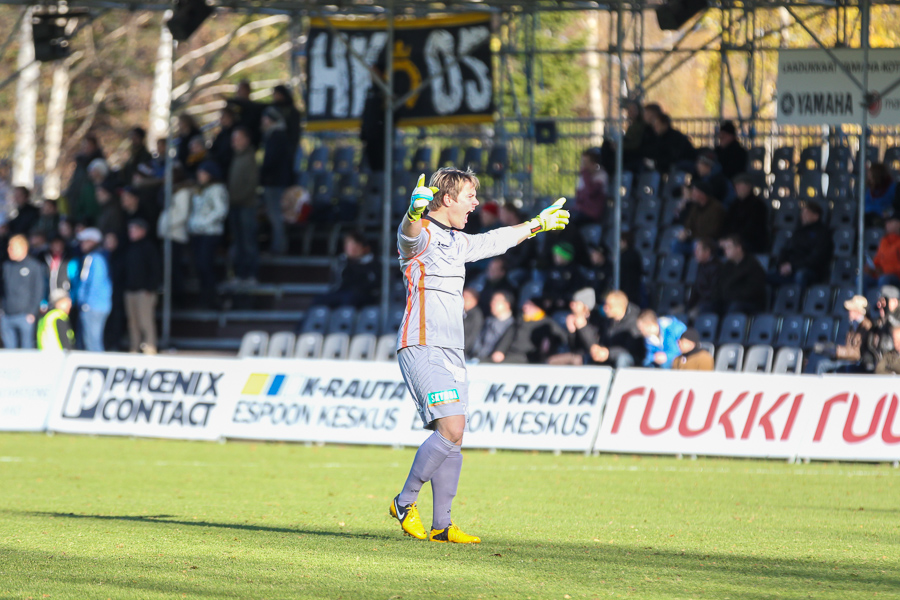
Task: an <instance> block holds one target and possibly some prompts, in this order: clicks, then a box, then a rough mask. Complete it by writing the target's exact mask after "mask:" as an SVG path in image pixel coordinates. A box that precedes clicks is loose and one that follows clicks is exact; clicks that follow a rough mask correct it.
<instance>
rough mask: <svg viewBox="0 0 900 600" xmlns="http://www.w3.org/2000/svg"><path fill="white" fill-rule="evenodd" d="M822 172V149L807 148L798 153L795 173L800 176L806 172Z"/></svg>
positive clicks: (815, 147)
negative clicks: (798, 158) (798, 157)
mask: <svg viewBox="0 0 900 600" xmlns="http://www.w3.org/2000/svg"><path fill="white" fill-rule="evenodd" d="M821 170H822V147H821V146H807V147H806V148H804V149H803V150H801V151H800V162H798V163H797V172H798V173H800V174H803V173H806V172H807V171H821Z"/></svg>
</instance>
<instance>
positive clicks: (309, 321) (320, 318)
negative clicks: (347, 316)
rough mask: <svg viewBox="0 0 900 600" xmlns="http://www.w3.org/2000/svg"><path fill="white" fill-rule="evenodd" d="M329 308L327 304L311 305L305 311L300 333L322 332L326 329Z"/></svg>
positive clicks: (329, 312)
mask: <svg viewBox="0 0 900 600" xmlns="http://www.w3.org/2000/svg"><path fill="white" fill-rule="evenodd" d="M330 316H331V309H330V308H328V307H327V306H311V307H309V309H307V311H306V318H305V319H304V320H303V329H302V330H301V333H314V332H315V333H322V334H324V333H325V331H326V330H327V329H328V319H329V317H330Z"/></svg>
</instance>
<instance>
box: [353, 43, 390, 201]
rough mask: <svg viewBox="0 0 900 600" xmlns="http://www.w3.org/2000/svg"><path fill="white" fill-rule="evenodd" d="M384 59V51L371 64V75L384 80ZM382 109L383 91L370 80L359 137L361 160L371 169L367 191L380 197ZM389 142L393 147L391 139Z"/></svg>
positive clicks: (383, 161)
mask: <svg viewBox="0 0 900 600" xmlns="http://www.w3.org/2000/svg"><path fill="white" fill-rule="evenodd" d="M385 61H386V55H385V53H384V52H381V53H380V54H379V55H378V59H377V60H376V61H375V64H373V65H372V76H374V77H378V78H380V79H381V80H384V74H385V69H386V64H385ZM384 109H385V101H384V91H383V90H382V89H381V87H380V86H378V85H376V84H375V82H372V84H371V85H370V86H369V90H368V91H367V92H366V101H365V104H364V105H363V112H362V119H361V120H360V128H359V139H360V141H362V143H363V162H364V163H365V164H366V165H367V166H368V167H369V170H370V171H371V173H370V174H369V184H368V187H369V190H368V193H369V195H370V196H376V197H378V198H381V194H382V191H383V190H382V187H383V186H384V170H385V156H384V146H385V143H386V141H387V140H386V133H387V132H385V128H384ZM395 114H396V113H395ZM395 123H396V121H395ZM393 133H394V132H393V131H391V132H390V134H391V136H392V137H393ZM391 142H392V143H391V146H392V147H393V139H392V140H391Z"/></svg>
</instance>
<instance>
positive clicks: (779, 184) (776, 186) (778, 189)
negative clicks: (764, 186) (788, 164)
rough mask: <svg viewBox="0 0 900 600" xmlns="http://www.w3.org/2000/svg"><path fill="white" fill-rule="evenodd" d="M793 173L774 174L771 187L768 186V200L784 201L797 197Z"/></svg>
mask: <svg viewBox="0 0 900 600" xmlns="http://www.w3.org/2000/svg"><path fill="white" fill-rule="evenodd" d="M795 179H796V178H795V176H794V173H793V172H790V171H784V172H780V173H775V177H774V178H773V179H772V185H771V186H769V198H772V199H779V200H785V199H788V198H794V197H796V195H797V188H796V181H795Z"/></svg>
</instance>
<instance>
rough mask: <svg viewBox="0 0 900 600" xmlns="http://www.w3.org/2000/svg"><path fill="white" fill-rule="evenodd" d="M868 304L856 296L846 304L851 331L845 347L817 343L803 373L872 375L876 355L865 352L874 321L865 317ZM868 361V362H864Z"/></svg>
mask: <svg viewBox="0 0 900 600" xmlns="http://www.w3.org/2000/svg"><path fill="white" fill-rule="evenodd" d="M868 306H869V302H868V300H866V297H865V296H853V297H852V298H850V299H849V300H847V301H846V302H844V308H845V309H846V310H847V313H848V315H849V318H850V329H849V330H847V338H846V340H845V341H844V343H843V344H841V345H839V346H835V345H834V344H832V343H830V342H818V343H816V344H815V346H813V354H811V355H810V357H809V360H808V361H807V363H806V367H805V368H804V369H803V372H804V373H816V374H818V375H821V374H823V373H828V372H831V371H840V372H843V373H871V372H872V371H873V370H874V369H875V363H874V362H873V358H874V357H873V356H872V355H871V354H869V353H868V352H866V353H865V354H864V351H863V350H864V348H867V345H868V343H869V340H868V338H869V334H870V332H871V331H872V321H870V320H869V318H868V317H867V316H866V310H867V309H868ZM863 359H866V360H863Z"/></svg>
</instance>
